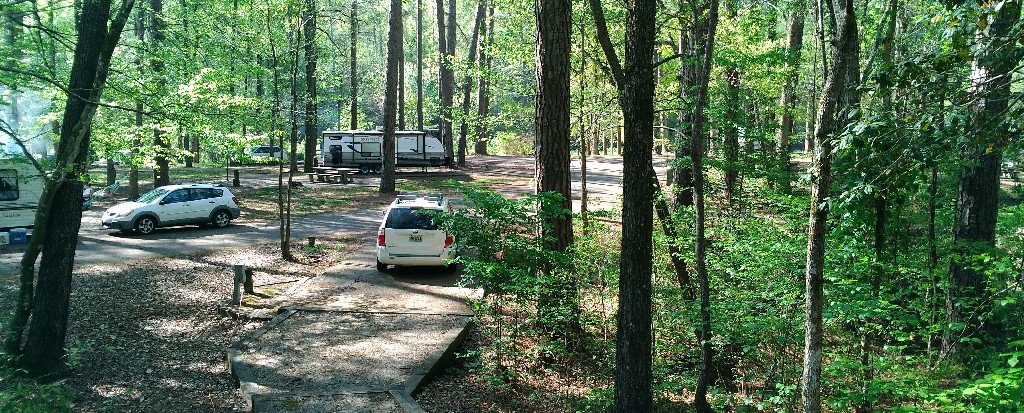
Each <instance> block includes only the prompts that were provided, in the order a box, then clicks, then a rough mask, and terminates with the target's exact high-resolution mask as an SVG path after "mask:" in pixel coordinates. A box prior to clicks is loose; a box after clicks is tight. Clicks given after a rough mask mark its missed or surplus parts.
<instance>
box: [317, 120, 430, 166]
mask: <svg viewBox="0 0 1024 413" xmlns="http://www.w3.org/2000/svg"><path fill="white" fill-rule="evenodd" d="M383 149H384V132H382V131H360V130H350V131H324V133H323V147H322V148H321V154H322V158H321V159H320V161H321V162H320V164H321V165H323V166H334V167H347V168H359V170H360V171H361V172H363V173H369V172H371V171H372V172H379V171H380V169H381V165H382V162H383V154H382V151H383ZM444 164H445V156H444V146H443V145H442V144H441V140H440V139H438V138H437V136H436V135H434V134H432V133H429V132H425V131H396V132H395V166H422V167H426V166H441V165H444Z"/></svg>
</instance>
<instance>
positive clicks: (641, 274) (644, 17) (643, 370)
mask: <svg viewBox="0 0 1024 413" xmlns="http://www.w3.org/2000/svg"><path fill="white" fill-rule="evenodd" d="M589 4H590V9H591V12H592V14H593V17H594V22H595V26H596V28H597V38H598V42H599V43H600V44H601V48H602V50H603V51H604V54H605V58H606V61H607V63H608V67H609V70H610V71H611V73H612V78H613V80H614V82H615V85H616V89H617V90H618V91H619V105H620V106H621V107H622V114H623V121H624V128H623V130H624V133H625V134H626V135H627V137H626V142H627V143H628V145H627V146H626V147H625V148H624V153H623V160H622V163H623V181H622V183H623V185H622V187H623V202H622V245H621V248H622V259H621V260H620V263H619V273H620V279H619V313H618V323H617V324H618V332H617V333H616V339H615V344H616V345H615V356H616V357H615V360H616V362H615V402H614V405H613V408H612V409H613V411H614V412H623V413H624V412H647V411H651V408H652V394H651V377H652V376H651V361H652V359H651V348H652V346H651V344H652V343H651V333H652V331H651V270H652V259H653V253H654V251H653V247H652V245H651V235H652V232H653V227H654V222H653V217H652V216H651V209H652V208H653V207H654V201H653V196H654V186H653V185H651V182H652V180H653V179H656V177H655V176H653V172H654V168H653V164H652V156H651V152H652V150H653V147H654V140H653V134H654V127H653V125H654V65H653V62H652V61H651V60H652V56H654V32H655V29H654V22H655V14H656V10H657V4H656V2H655V1H653V0H627V2H626V10H627V12H626V54H625V61H626V66H625V68H622V66H621V64H620V63H619V58H618V55H616V53H615V49H614V47H612V44H611V40H610V38H609V36H608V28H607V24H606V23H605V18H604V9H603V8H602V7H601V2H600V0H589Z"/></svg>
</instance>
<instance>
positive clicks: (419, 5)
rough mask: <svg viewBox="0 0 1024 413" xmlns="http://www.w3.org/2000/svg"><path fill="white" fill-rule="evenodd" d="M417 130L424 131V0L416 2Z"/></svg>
mask: <svg viewBox="0 0 1024 413" xmlns="http://www.w3.org/2000/svg"><path fill="white" fill-rule="evenodd" d="M416 130H423V0H416Z"/></svg>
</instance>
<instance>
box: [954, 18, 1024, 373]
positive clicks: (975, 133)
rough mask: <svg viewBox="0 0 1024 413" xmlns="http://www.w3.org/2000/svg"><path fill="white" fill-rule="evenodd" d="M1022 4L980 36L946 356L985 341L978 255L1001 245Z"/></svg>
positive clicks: (984, 280) (991, 23)
mask: <svg viewBox="0 0 1024 413" xmlns="http://www.w3.org/2000/svg"><path fill="white" fill-rule="evenodd" d="M1020 7H1021V6H1020V0H1011V1H1007V2H1005V3H1003V5H1002V8H1001V9H998V10H997V11H996V12H995V13H994V14H993V15H989V16H985V17H984V18H985V19H986V20H987V23H988V24H986V25H984V28H982V29H979V32H978V34H977V38H978V43H979V44H988V43H989V42H992V45H990V46H987V47H986V48H984V49H983V50H982V51H981V53H979V54H976V57H975V61H974V62H973V64H972V66H973V67H972V73H971V90H970V93H971V95H972V97H974V104H973V106H972V107H971V123H970V124H971V137H970V142H969V143H968V146H967V153H966V156H965V158H966V159H967V161H968V162H967V163H966V164H967V166H966V167H965V168H964V169H963V170H962V171H961V172H960V177H959V179H958V181H957V197H956V217H955V220H954V221H953V254H951V255H952V256H953V259H952V260H951V262H950V266H949V279H948V281H949V287H948V288H949V289H948V291H947V292H946V325H947V326H955V329H953V328H950V329H947V330H946V331H945V334H943V339H942V354H943V355H944V356H958V355H959V353H960V351H961V349H962V346H963V344H962V342H961V339H962V338H966V337H979V338H980V337H983V336H984V335H983V334H980V333H981V332H982V330H983V328H984V326H983V325H982V324H981V323H980V322H979V321H978V317H971V315H972V314H975V315H979V314H985V313H986V312H987V311H988V309H989V308H988V305H987V304H985V290H986V288H987V287H988V280H987V278H986V276H985V272H986V268H984V265H980V264H979V263H978V262H977V261H976V260H975V257H976V256H977V255H978V254H981V253H984V252H986V251H987V250H989V249H991V248H993V247H994V246H995V234H996V218H997V216H998V212H999V211H998V208H999V172H1000V165H1001V161H1002V153H1003V148H1004V147H1005V146H1006V144H1007V142H1009V140H1010V139H1012V138H1013V137H1014V135H1013V132H1012V131H1011V126H1010V125H1008V124H1007V123H1006V122H1005V121H1006V111H1007V108H1008V102H1009V100H1010V85H1011V81H1010V80H1011V78H1012V77H1013V71H1014V68H1015V67H1016V65H1017V63H1018V62H1019V60H1020V58H1019V53H1016V52H1014V47H1015V46H1014V44H1015V43H1014V42H1006V41H1005V40H1004V39H1006V38H1007V37H1008V36H1010V35H1011V33H1012V30H1013V27H1014V26H1015V24H1017V22H1018V21H1019V20H1020V14H1021V10H1020Z"/></svg>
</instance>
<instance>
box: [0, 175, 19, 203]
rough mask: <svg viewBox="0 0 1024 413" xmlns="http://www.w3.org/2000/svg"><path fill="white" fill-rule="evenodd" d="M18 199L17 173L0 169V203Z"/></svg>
mask: <svg viewBox="0 0 1024 413" xmlns="http://www.w3.org/2000/svg"><path fill="white" fill-rule="evenodd" d="M16 199H18V171H17V170H15V169H0V201H14V200H16Z"/></svg>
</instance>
